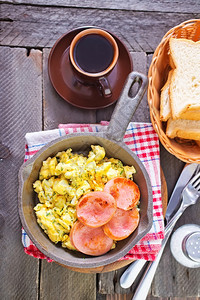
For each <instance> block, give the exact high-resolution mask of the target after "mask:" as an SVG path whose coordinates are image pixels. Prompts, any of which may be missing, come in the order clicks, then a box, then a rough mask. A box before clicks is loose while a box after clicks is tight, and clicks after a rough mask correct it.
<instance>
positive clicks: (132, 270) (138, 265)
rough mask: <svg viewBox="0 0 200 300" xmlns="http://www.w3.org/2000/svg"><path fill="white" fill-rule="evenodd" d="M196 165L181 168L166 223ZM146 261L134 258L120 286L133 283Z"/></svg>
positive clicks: (166, 215)
mask: <svg viewBox="0 0 200 300" xmlns="http://www.w3.org/2000/svg"><path fill="white" fill-rule="evenodd" d="M197 167H198V168H199V164H196V163H193V164H188V165H186V166H185V167H184V168H183V170H182V172H181V174H180V176H179V178H178V180H177V182H176V185H175V187H174V190H173V192H172V194H171V197H170V199H169V202H168V206H167V211H166V214H165V220H166V223H167V224H168V222H169V221H170V220H171V218H172V217H173V215H174V214H175V212H176V210H177V208H178V204H179V203H180V201H181V199H180V196H181V193H182V191H183V189H184V187H185V186H186V184H187V183H188V182H189V180H190V179H191V178H192V176H193V175H194V174H195V173H196V170H197ZM146 262H147V261H146V260H144V259H139V260H136V261H135V262H133V263H132V264H131V265H130V266H129V267H128V268H127V269H126V271H125V272H124V273H123V274H122V276H121V278H120V285H121V287H122V288H126V289H127V288H129V287H130V286H131V285H132V284H133V282H134V281H135V279H136V278H137V276H138V274H139V273H140V271H141V270H142V268H143V267H144V265H145V264H146Z"/></svg>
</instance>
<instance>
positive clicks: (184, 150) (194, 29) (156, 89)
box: [148, 19, 200, 163]
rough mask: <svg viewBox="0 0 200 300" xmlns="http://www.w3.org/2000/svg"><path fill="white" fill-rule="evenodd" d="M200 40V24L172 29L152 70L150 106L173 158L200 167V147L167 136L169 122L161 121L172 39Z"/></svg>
mask: <svg viewBox="0 0 200 300" xmlns="http://www.w3.org/2000/svg"><path fill="white" fill-rule="evenodd" d="M171 37H174V38H186V39H190V40H193V41H198V40H199V39H200V20H198V19H197V20H188V21H186V22H184V23H181V24H180V25H178V26H176V27H174V28H172V29H170V30H169V31H168V32H167V33H166V34H165V36H164V37H163V38H162V40H161V42H160V44H159V45H158V47H157V48H156V50H155V52H154V55H153V58H152V62H151V65H150V68H149V73H148V77H149V86H148V103H149V108H150V117H151V122H152V124H153V127H154V129H155V131H156V132H157V134H158V136H159V139H160V142H161V143H162V144H163V146H164V147H165V148H166V150H167V151H169V152H170V153H171V154H173V155H175V156H176V157H177V158H179V159H180V160H182V161H184V162H187V163H192V162H195V163H200V147H198V146H197V144H196V143H195V142H193V141H187V142H183V141H182V142H181V141H178V140H176V139H170V138H168V137H167V136H166V122H161V120H160V92H161V89H162V87H163V86H164V84H165V83H166V81H167V77H168V73H169V71H170V69H171V67H170V62H169V39H170V38H171Z"/></svg>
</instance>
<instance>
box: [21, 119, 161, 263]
mask: <svg viewBox="0 0 200 300" xmlns="http://www.w3.org/2000/svg"><path fill="white" fill-rule="evenodd" d="M107 125H108V123H107V122H101V124H99V125H93V124H60V125H59V128H58V129H54V130H48V131H40V132H32V133H27V134H26V142H27V144H26V149H25V160H27V159H29V158H30V157H31V156H33V155H34V154H35V153H36V152H37V151H38V150H39V149H41V148H42V147H43V146H44V145H45V144H47V143H48V142H50V141H52V140H53V139H56V138H58V137H59V136H64V135H66V134H69V133H73V132H98V131H102V130H105V129H106V126H107ZM124 142H125V143H126V145H127V146H128V147H129V148H130V149H131V150H132V151H134V152H135V153H136V154H137V156H138V157H139V158H140V160H141V161H142V163H143V164H144V166H145V168H146V170H147V172H148V174H149V177H150V180H151V184H152V191H153V226H152V228H151V230H150V231H149V232H148V233H147V234H146V235H145V237H143V238H142V239H141V240H140V241H139V242H138V243H137V244H136V245H135V246H134V247H133V248H132V249H131V250H130V251H129V252H128V253H127V255H125V256H124V257H123V258H122V259H129V258H130V259H145V260H154V259H155V257H156V255H157V253H158V251H159V250H160V247H161V241H162V239H163V238H164V222H163V214H162V200H161V181H160V155H159V154H160V153H159V140H158V136H157V134H156V132H155V131H154V129H153V126H152V124H150V123H132V122H130V123H129V126H128V128H127V130H126V133H125V135H124ZM22 243H23V246H24V251H25V252H26V253H27V254H29V255H32V256H34V257H36V258H41V259H47V260H48V261H52V260H51V259H50V258H48V257H46V256H45V255H44V254H43V253H41V252H40V251H39V250H38V249H37V248H36V246H35V245H34V244H33V243H32V241H31V240H30V239H29V237H28V235H27V234H26V232H25V231H24V229H22Z"/></svg>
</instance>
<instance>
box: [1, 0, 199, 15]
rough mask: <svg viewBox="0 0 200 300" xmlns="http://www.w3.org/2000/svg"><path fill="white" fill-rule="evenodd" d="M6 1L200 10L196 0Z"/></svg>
mask: <svg viewBox="0 0 200 300" xmlns="http://www.w3.org/2000/svg"><path fill="white" fill-rule="evenodd" d="M4 2H7V3H14V4H15V3H18V4H33V5H47V6H49V5H51V6H62V7H78V8H83V7H84V8H88V9H92V8H101V9H116V10H119V9H123V10H134V11H158V12H178V13H180V12H184V13H193V12H194V6H195V7H196V12H200V4H199V3H198V1H196V0H188V1H183V0H176V1H174V0H173V1H169V0H163V1H159V0H153V1H140V0H127V1H121V0H115V1H112V2H111V1H104V0H93V1H90V0H84V1H81V2H80V1H79V0H67V1H66V0H53V1H51V2H49V1H48V0H32V1H31V0H6V1H4Z"/></svg>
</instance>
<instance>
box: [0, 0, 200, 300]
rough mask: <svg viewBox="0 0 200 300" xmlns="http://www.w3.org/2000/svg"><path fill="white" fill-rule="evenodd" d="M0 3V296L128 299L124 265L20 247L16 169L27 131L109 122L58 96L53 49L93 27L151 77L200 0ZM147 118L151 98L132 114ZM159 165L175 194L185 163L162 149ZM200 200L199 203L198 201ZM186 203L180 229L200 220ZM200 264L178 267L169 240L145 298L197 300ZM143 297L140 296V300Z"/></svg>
mask: <svg viewBox="0 0 200 300" xmlns="http://www.w3.org/2000/svg"><path fill="white" fill-rule="evenodd" d="M0 3H1V16H0V18H1V35H0V37H1V45H0V66H1V75H0V78H1V80H0V83H1V88H0V95H1V97H0V99H1V100H0V101H1V114H0V122H1V126H0V130H1V132H0V146H1V148H0V155H1V157H0V158H1V159H0V170H1V172H0V174H1V177H0V183H1V200H0V278H1V280H0V299H3V300H4V299H5V300H7V299H19V300H23V299H34V300H36V299H48V300H49V299H56V300H57V299H67V300H85V299H86V300H94V299H97V300H105V299H106V300H122V299H124V300H125V299H127V300H129V299H131V297H132V292H133V290H134V287H135V284H134V285H133V287H132V288H130V289H127V290H124V289H121V288H120V285H119V280H118V279H119V277H120V274H121V273H122V272H123V270H124V268H123V269H120V270H117V271H113V272H109V273H104V274H98V275H95V274H82V273H77V272H73V271H71V270H68V269H66V268H63V267H61V266H59V265H57V264H56V263H47V262H46V261H44V260H43V261H39V260H37V259H35V258H32V257H30V256H28V255H25V254H24V252H23V247H22V243H21V223H20V219H19V215H18V206H17V190H18V178H17V175H18V170H19V167H20V166H21V164H22V163H23V159H24V145H25V139H24V136H25V133H26V132H31V131H39V130H46V129H52V128H56V127H57V126H58V124H59V123H98V122H100V121H101V120H110V117H111V114H112V111H113V108H114V105H112V106H110V107H108V108H105V109H100V110H96V111H95V110H92V111H88V110H82V109H79V108H75V107H73V106H71V105H69V104H68V103H67V102H65V101H64V100H63V99H61V98H60V97H59V96H58V95H57V94H56V92H55V91H54V89H53V88H52V86H51V83H50V81H49V78H48V73H47V60H48V55H49V52H50V48H51V47H52V46H53V44H54V43H55V41H56V40H57V39H58V38H59V37H60V36H61V35H62V34H64V33H66V32H67V31H70V30H72V29H74V28H76V27H79V26H86V25H95V26H100V27H102V28H104V29H107V30H109V31H111V32H113V33H114V34H116V35H117V36H119V38H120V39H121V40H122V41H123V42H124V43H125V44H126V46H127V47H128V49H129V51H130V52H131V55H132V58H133V63H134V70H136V71H139V72H142V73H145V74H147V72H148V68H149V65H150V63H151V59H152V54H153V52H154V51H155V49H156V47H157V45H158V44H159V42H160V40H161V38H162V37H163V35H164V34H165V33H166V32H167V31H168V30H169V29H170V28H171V27H173V26H175V25H178V24H179V23H181V22H183V21H186V20H188V19H196V18H200V2H199V1H195V0H188V1H180V0H177V1H167V0H165V1H155V0H152V1H139V0H138V1H136V0H132V1H130V0H127V1H125V0H124V1H120V0H115V1H114V0H112V1H102V0H99V1H98V0H94V1H88V0H86V1H77V0H74V1H72V0H71V1H70V0H68V1H64V0H58V1H56V0H53V1H47V0H44V1H42V0H38V1H37V0H27V1H26V0H21V1H20V0H15V1H9V0H8V1H0ZM134 120H135V121H140V122H142V121H150V119H149V110H148V104H147V98H146V95H145V97H144V98H143V100H142V102H141V103H140V106H139V108H138V110H137V112H136V114H135V116H134ZM160 150H161V166H162V168H163V171H164V174H165V177H166V180H167V187H168V194H169V195H170V194H171V192H172V190H173V187H174V185H175V182H176V180H177V178H178V176H179V174H180V171H181V170H182V168H183V166H184V163H183V162H181V161H180V160H178V159H176V158H175V157H173V156H172V155H171V154H169V153H168V152H167V151H166V150H165V149H164V148H163V147H162V146H161V147H160ZM199 204H200V203H199ZM199 204H198V205H197V206H196V207H191V208H189V209H188V210H187V211H186V212H185V213H184V215H183V216H182V218H181V219H180V221H179V222H178V223H177V226H176V228H177V227H179V226H180V225H182V224H184V223H196V224H199V215H200V205H199ZM199 278H200V272H199V269H188V268H185V267H183V266H181V265H180V264H178V263H177V262H176V261H175V260H174V259H173V257H172V255H171V254H170V251H169V245H167V247H166V250H165V252H164V255H163V258H162V260H161V262H160V265H159V268H158V271H157V273H156V276H155V279H154V281H153V284H152V288H151V291H150V293H149V296H148V299H158V298H159V299H163V300H164V299H166V300H167V299H168V300H169V299H187V298H188V297H191V298H190V299H198V296H200V284H199V282H200V280H199ZM141 300H142V299H141Z"/></svg>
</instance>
